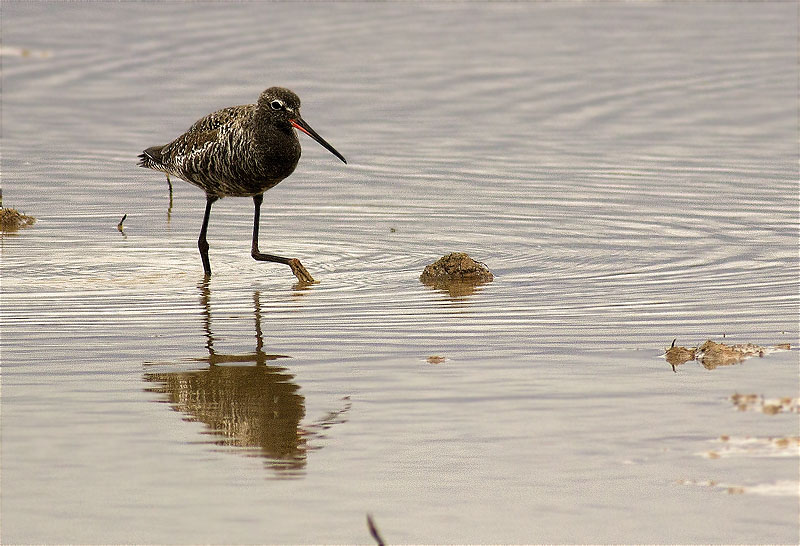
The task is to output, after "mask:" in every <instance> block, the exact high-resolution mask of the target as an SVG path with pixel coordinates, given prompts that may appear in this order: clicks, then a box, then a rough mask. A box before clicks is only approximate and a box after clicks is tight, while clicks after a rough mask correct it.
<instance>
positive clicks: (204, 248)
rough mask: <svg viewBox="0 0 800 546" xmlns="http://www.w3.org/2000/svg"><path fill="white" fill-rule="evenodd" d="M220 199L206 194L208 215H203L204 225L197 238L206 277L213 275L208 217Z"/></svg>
mask: <svg viewBox="0 0 800 546" xmlns="http://www.w3.org/2000/svg"><path fill="white" fill-rule="evenodd" d="M217 199H219V197H217V196H216V195H206V215H205V216H204V217H203V227H202V228H200V237H199V238H198V239H197V248H199V249H200V258H202V259H203V270H204V271H205V272H206V277H210V276H211V262H209V261H208V241H207V240H206V232H207V231H208V217H209V216H210V215H211V205H213V204H214V201H216V200H217Z"/></svg>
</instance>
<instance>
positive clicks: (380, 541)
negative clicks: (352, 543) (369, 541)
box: [367, 514, 386, 546]
mask: <svg viewBox="0 0 800 546" xmlns="http://www.w3.org/2000/svg"><path fill="white" fill-rule="evenodd" d="M367 527H368V528H369V534H371V535H372V538H374V539H375V542H377V543H378V546H383V545H384V544H386V542H385V541H384V540H383V537H382V536H381V533H380V532H379V531H378V528H377V527H376V526H375V522H374V521H372V515H370V514H367Z"/></svg>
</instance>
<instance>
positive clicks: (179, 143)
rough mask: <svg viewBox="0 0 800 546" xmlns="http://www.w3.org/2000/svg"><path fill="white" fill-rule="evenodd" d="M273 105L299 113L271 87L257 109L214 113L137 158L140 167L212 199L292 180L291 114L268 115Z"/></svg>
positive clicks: (285, 93)
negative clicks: (190, 186) (278, 102)
mask: <svg viewBox="0 0 800 546" xmlns="http://www.w3.org/2000/svg"><path fill="white" fill-rule="evenodd" d="M275 99H278V100H281V101H283V103H284V104H285V105H286V107H287V109H291V111H292V112H299V109H300V99H299V98H298V97H297V95H295V94H294V93H293V92H291V91H289V90H288V89H283V88H280V87H272V88H270V89H267V90H266V91H264V92H263V93H262V94H261V97H259V101H258V103H257V104H245V105H242V106H230V107H228V108H223V109H222V110H218V111H216V112H214V113H212V114H209V115H207V116H205V117H203V118H201V119H199V120H197V121H196V122H195V123H194V124H193V125H192V126H191V127H190V128H189V130H188V131H186V132H185V133H184V134H182V135H181V136H179V137H178V138H176V139H175V140H173V141H172V142H170V143H169V144H166V145H164V146H153V147H151V148H148V149H147V150H145V151H144V153H142V154H141V155H140V156H139V158H140V160H141V161H140V162H139V165H141V166H142V167H147V168H150V169H154V170H157V171H162V172H165V173H167V174H169V175H174V176H177V177H178V178H181V179H183V180H185V181H187V182H189V183H191V184H194V185H195V186H197V187H199V188H201V189H203V190H204V191H205V192H206V193H207V194H212V195H216V196H217V197H225V196H238V197H250V196H253V195H256V194H259V193H263V192H265V191H266V190H268V189H270V188H271V187H273V186H274V185H276V184H277V183H278V182H280V181H281V180H283V179H284V178H286V177H287V176H289V175H290V174H292V172H294V169H295V167H296V166H297V162H298V161H299V159H300V142H299V140H298V139H297V133H296V132H295V130H294V128H293V127H292V125H291V122H290V121H289V117H288V114H289V113H290V112H289V111H288V110H287V111H286V112H276V111H275V110H273V109H271V108H270V106H269V104H270V102H271V101H272V100H275Z"/></svg>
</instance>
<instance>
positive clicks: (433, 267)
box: [419, 252, 494, 296]
mask: <svg viewBox="0 0 800 546" xmlns="http://www.w3.org/2000/svg"><path fill="white" fill-rule="evenodd" d="M493 279H494V275H492V272H491V271H489V269H488V268H487V267H486V266H485V265H483V264H482V263H480V262H476V261H475V260H473V259H472V258H470V257H469V255H468V254H466V253H464V252H453V253H451V254H448V255H446V256H442V257H441V258H439V259H438V260H436V261H435V262H434V263H432V264H430V265H427V266H425V269H424V270H423V271H422V275H420V276H419V280H420V281H421V282H422V283H424V284H426V285H428V286H432V287H433V288H439V289H443V290H447V291H448V292H450V294H451V295H454V296H461V295H469V294H471V293H472V292H474V289H475V287H476V286H478V285H481V284H484V283H487V282H491V281H492V280H493Z"/></svg>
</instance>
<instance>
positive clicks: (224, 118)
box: [187, 104, 256, 133]
mask: <svg viewBox="0 0 800 546" xmlns="http://www.w3.org/2000/svg"><path fill="white" fill-rule="evenodd" d="M255 106H256V105H255V104H243V105H241V106H229V107H228V108H223V109H222V110H217V111H216V112H212V113H211V114H208V115H207V116H204V117H202V118H200V119H198V120H197V121H195V122H194V123H193V124H192V126H191V127H189V130H188V131H187V133H194V132H199V133H202V132H206V131H213V130H214V129H218V128H220V127H222V126H225V125H231V124H234V123H242V122H243V121H244V120H246V119H248V118H250V117H251V116H252V115H253V114H254V113H255Z"/></svg>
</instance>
